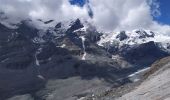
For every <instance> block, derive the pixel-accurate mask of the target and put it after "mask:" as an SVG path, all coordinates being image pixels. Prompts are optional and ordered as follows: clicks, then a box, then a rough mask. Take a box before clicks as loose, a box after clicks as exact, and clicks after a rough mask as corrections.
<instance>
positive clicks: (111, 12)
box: [0, 0, 170, 34]
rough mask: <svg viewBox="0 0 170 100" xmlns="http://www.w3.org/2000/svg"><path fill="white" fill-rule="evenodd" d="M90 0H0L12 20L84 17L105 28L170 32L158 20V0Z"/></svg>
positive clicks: (107, 29) (100, 28)
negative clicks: (76, 2) (80, 0)
mask: <svg viewBox="0 0 170 100" xmlns="http://www.w3.org/2000/svg"><path fill="white" fill-rule="evenodd" d="M72 1H73V0H72ZM87 1H88V2H86V4H85V5H82V6H78V5H71V4H70V2H69V0H0V10H2V11H4V12H5V13H6V14H7V15H9V16H13V18H12V21H13V20H14V19H15V20H21V19H24V18H31V19H44V20H49V19H54V20H56V21H63V20H70V19H76V18H82V19H86V20H88V21H90V22H92V23H93V24H95V25H96V26H97V28H98V29H99V30H102V31H119V30H133V29H136V28H144V29H151V30H153V31H157V32H160V33H164V34H168V33H169V34H170V26H169V25H163V24H160V23H159V22H157V21H155V20H154V17H159V16H160V15H161V12H160V8H159V2H158V1H157V0H87ZM89 14H90V15H91V16H89Z"/></svg>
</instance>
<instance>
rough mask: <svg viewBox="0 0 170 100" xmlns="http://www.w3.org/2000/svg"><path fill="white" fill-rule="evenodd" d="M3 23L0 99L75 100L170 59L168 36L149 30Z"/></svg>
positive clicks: (74, 23)
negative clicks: (110, 30)
mask: <svg viewBox="0 0 170 100" xmlns="http://www.w3.org/2000/svg"><path fill="white" fill-rule="evenodd" d="M2 22H3V21H2ZM6 22H7V21H6ZM6 22H3V23H1V22H0V81H1V82H0V89H2V90H0V99H2V100H3V99H4V98H8V97H11V96H13V95H16V94H23V93H24V94H25V93H31V94H32V93H35V94H34V95H35V97H38V98H40V100H41V99H45V100H52V99H56V98H58V100H64V99H68V100H71V98H73V97H74V98H76V99H79V96H77V95H82V94H83V95H84V94H87V95H92V94H93V93H94V92H93V91H91V90H94V91H95V92H96V91H103V90H105V89H108V88H110V86H112V85H113V84H116V85H120V84H125V83H127V82H131V80H129V79H127V78H124V77H126V76H127V75H129V74H132V73H133V72H135V71H136V70H138V69H142V68H143V67H144V66H149V65H150V64H152V63H153V62H154V61H156V60H158V59H160V58H162V57H165V56H168V55H170V53H169V52H168V49H169V48H170V47H169V46H168V45H169V44H168V41H169V40H170V38H169V37H168V36H163V35H158V34H157V33H154V32H152V31H149V30H135V31H132V32H126V31H122V32H117V33H113V34H107V33H100V32H98V31H97V29H96V28H95V26H93V25H92V24H91V23H89V22H86V21H81V20H80V19H76V20H71V21H64V22H56V21H54V20H49V21H42V20H36V22H34V21H32V20H24V21H21V22H19V23H17V24H15V25H14V26H15V28H14V27H13V28H12V27H11V26H10V27H9V25H13V24H8V25H7V24H4V23H6ZM4 79H5V80H4ZM91 79H92V80H91ZM18 80H19V81H18ZM21 80H22V81H21ZM51 83H52V84H51ZM63 83H64V84H63ZM106 83H107V84H106ZM4 84H7V86H8V87H6V86H5V87H4ZM65 84H66V85H65ZM70 84H72V85H70ZM94 84H96V85H95V86H94ZM108 84H109V86H108ZM58 87H60V88H61V89H58ZM75 87H76V89H75ZM67 89H70V91H73V92H70V91H68V90H67ZM16 90H19V91H16ZM82 91H83V92H82ZM80 92H81V93H80ZM86 92H87V93H86ZM41 93H42V94H41ZM49 93H51V94H49ZM65 94H69V95H65ZM34 95H33V96H34ZM51 95H53V97H51ZM49 98H50V99H49ZM51 98H52V99H51Z"/></svg>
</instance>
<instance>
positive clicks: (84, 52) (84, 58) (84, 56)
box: [80, 36, 87, 60]
mask: <svg viewBox="0 0 170 100" xmlns="http://www.w3.org/2000/svg"><path fill="white" fill-rule="evenodd" d="M80 38H81V40H82V47H83V56H82V60H86V55H87V53H86V47H85V43H84V42H85V40H86V38H85V37H84V36H81V37H80Z"/></svg>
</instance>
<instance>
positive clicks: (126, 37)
mask: <svg viewBox="0 0 170 100" xmlns="http://www.w3.org/2000/svg"><path fill="white" fill-rule="evenodd" d="M150 41H154V42H158V43H161V44H162V45H163V47H165V48H166V47H167V46H168V45H169V43H170V36H167V35H163V34H159V33H156V32H153V31H150V30H142V29H137V30H133V31H131V32H130V31H121V32H115V33H109V34H104V35H102V36H101V40H100V41H98V43H97V44H98V45H99V46H103V47H105V46H106V45H115V44H117V45H119V46H122V45H125V44H127V45H135V44H143V43H147V42H150Z"/></svg>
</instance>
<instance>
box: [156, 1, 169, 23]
mask: <svg viewBox="0 0 170 100" xmlns="http://www.w3.org/2000/svg"><path fill="white" fill-rule="evenodd" d="M158 2H159V3H160V12H161V16H159V17H156V18H154V19H155V20H157V21H158V22H160V23H163V24H169V25H170V0H158Z"/></svg>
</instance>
